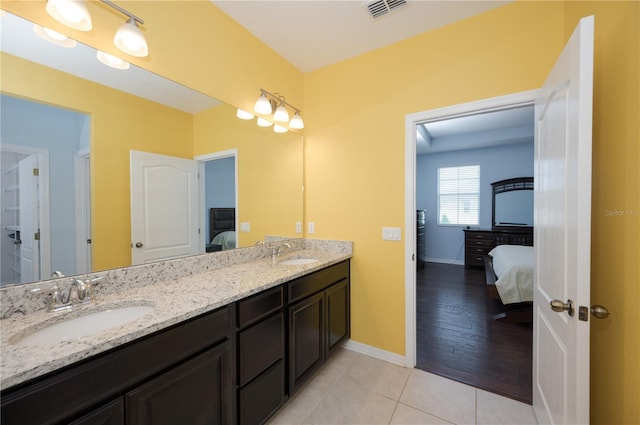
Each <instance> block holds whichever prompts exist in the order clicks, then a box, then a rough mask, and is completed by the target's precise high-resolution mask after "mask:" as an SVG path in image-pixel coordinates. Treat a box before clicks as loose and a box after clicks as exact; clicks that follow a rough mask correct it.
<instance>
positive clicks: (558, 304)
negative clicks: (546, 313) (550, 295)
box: [549, 300, 573, 316]
mask: <svg viewBox="0 0 640 425" xmlns="http://www.w3.org/2000/svg"><path fill="white" fill-rule="evenodd" d="M549 305H550V306H551V310H553V311H555V312H556V313H562V312H563V311H566V312H567V314H568V315H569V316H573V301H571V300H567V302H566V303H565V302H562V301H560V300H551V302H550V303H549Z"/></svg>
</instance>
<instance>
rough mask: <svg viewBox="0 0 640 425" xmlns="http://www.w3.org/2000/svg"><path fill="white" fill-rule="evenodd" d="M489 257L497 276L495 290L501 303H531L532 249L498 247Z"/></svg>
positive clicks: (529, 247)
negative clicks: (491, 259)
mask: <svg viewBox="0 0 640 425" xmlns="http://www.w3.org/2000/svg"><path fill="white" fill-rule="evenodd" d="M489 255H490V256H491V257H492V258H493V270H494V271H495V272H496V276H498V280H497V281H496V289H497V290H498V294H499V295H500V299H501V300H502V302H503V303H504V304H511V303H520V302H525V301H533V247H531V246H521V245H498V246H497V247H495V248H493V249H492V250H491V252H489Z"/></svg>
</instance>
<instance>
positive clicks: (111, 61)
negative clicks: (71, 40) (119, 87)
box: [96, 50, 129, 69]
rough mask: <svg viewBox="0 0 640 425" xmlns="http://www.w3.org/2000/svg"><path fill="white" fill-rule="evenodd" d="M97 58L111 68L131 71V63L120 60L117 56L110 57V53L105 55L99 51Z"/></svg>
mask: <svg viewBox="0 0 640 425" xmlns="http://www.w3.org/2000/svg"><path fill="white" fill-rule="evenodd" d="M96 57H97V58H98V60H99V61H100V62H102V63H103V64H105V65H107V66H110V67H111V68H115V69H129V62H127V61H124V60H122V59H120V58H119V57H117V56H113V55H110V54H109V53H105V52H103V51H102V50H98V53H96Z"/></svg>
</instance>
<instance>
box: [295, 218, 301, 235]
mask: <svg viewBox="0 0 640 425" xmlns="http://www.w3.org/2000/svg"><path fill="white" fill-rule="evenodd" d="M296 233H302V223H301V222H300V221H296Z"/></svg>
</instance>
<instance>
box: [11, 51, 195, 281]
mask: <svg viewBox="0 0 640 425" xmlns="http://www.w3.org/2000/svg"><path fill="white" fill-rule="evenodd" d="M1 58H2V65H1V66H2V68H1V69H2V91H3V93H7V94H12V95H16V96H19V97H23V98H27V99H31V100H35V101H38V102H42V103H48V104H51V105H55V106H60V107H63V108H67V109H72V110H75V111H79V112H83V113H86V114H89V115H90V116H91V179H92V180H91V193H93V194H94V196H92V197H91V210H92V211H91V216H92V217H91V220H92V223H91V228H92V235H91V236H92V260H93V270H105V269H110V268H114V267H123V266H127V265H131V224H130V223H131V215H130V213H129V211H130V196H129V150H130V149H135V150H141V151H146V152H154V153H159V154H163V155H172V156H179V157H183V158H191V157H192V151H193V118H192V115H191V114H187V113H183V112H180V111H178V110H176V109H172V108H168V107H166V106H163V105H159V104H157V103H153V102H149V101H147V100H144V99H141V98H139V97H136V96H132V95H129V94H126V93H123V92H120V91H117V90H114V89H110V88H108V87H105V86H102V85H99V84H95V83H92V82H90V81H87V80H82V79H79V78H76V77H74V76H71V75H69V74H66V73H63V72H59V71H56V70H53V69H51V68H47V67H44V66H41V65H37V64H34V63H32V62H28V61H25V60H23V59H20V58H17V57H14V56H11V55H7V54H5V53H2V56H1ZM95 194H98V195H95Z"/></svg>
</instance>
